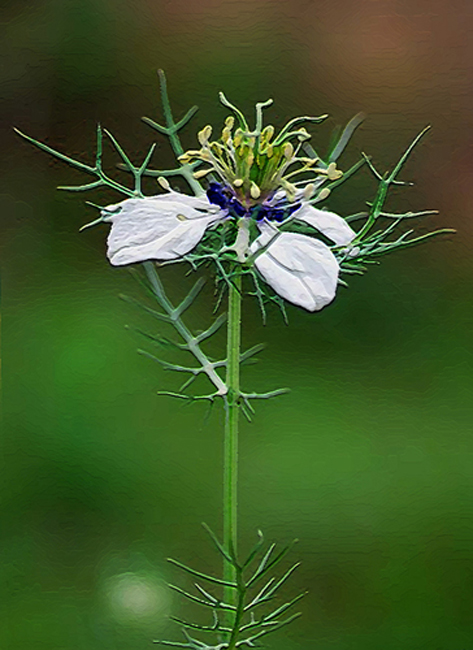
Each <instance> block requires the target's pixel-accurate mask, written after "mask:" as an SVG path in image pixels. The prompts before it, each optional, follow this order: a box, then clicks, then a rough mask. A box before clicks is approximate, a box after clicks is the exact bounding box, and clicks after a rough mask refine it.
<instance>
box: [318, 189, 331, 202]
mask: <svg viewBox="0 0 473 650" xmlns="http://www.w3.org/2000/svg"><path fill="white" fill-rule="evenodd" d="M329 194H330V189H329V188H328V187H324V188H323V189H322V190H320V192H319V195H318V197H317V199H318V200H319V201H323V200H324V199H326V198H327V196H329Z"/></svg>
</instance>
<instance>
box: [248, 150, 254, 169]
mask: <svg viewBox="0 0 473 650" xmlns="http://www.w3.org/2000/svg"><path fill="white" fill-rule="evenodd" d="M254 162H255V154H254V153H253V152H252V151H251V149H250V150H249V151H248V154H247V156H246V164H247V165H248V169H249V168H250V167H251V165H252V164H253V163H254Z"/></svg>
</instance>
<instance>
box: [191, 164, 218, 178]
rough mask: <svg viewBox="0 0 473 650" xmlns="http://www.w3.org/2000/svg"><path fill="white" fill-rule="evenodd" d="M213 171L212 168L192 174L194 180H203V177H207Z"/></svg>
mask: <svg viewBox="0 0 473 650" xmlns="http://www.w3.org/2000/svg"><path fill="white" fill-rule="evenodd" d="M213 171H214V170H213V168H212V167H210V168H209V169H199V171H197V172H194V173H193V176H194V178H195V179H196V180H199V178H204V176H207V174H210V172H213Z"/></svg>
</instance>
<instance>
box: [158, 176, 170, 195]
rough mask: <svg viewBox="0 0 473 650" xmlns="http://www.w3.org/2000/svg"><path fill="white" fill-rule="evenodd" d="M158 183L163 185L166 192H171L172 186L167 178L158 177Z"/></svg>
mask: <svg viewBox="0 0 473 650" xmlns="http://www.w3.org/2000/svg"><path fill="white" fill-rule="evenodd" d="M157 180H158V183H159V184H160V185H161V187H162V188H163V190H166V191H167V192H170V191H171V186H170V185H169V181H168V180H167V178H164V176H158V179H157Z"/></svg>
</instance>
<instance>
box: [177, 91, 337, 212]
mask: <svg viewBox="0 0 473 650" xmlns="http://www.w3.org/2000/svg"><path fill="white" fill-rule="evenodd" d="M224 103H225V102H224ZM227 105H229V104H227ZM235 110H236V113H237V116H238V119H239V121H240V126H238V127H237V128H236V129H234V127H235V118H234V117H233V116H229V117H227V119H226V120H225V126H224V128H223V130H222V134H221V136H220V139H219V140H215V141H211V139H210V138H211V136H212V127H211V126H210V125H207V126H205V127H204V128H203V129H202V130H201V131H200V132H199V133H198V135H197V138H198V141H199V144H200V146H201V148H200V149H193V150H189V151H186V153H184V154H182V156H180V157H179V160H180V162H181V163H183V164H187V163H190V162H192V161H195V160H199V161H201V162H203V163H207V164H208V165H209V166H208V167H207V168H206V169H201V170H198V171H196V172H194V177H195V178H196V179H200V178H203V177H204V176H206V175H207V174H209V173H211V172H213V173H215V174H216V175H217V176H218V177H219V180H221V181H223V183H224V184H225V185H230V186H231V187H233V189H234V192H235V195H236V196H237V198H238V200H239V201H240V202H241V203H242V204H243V205H244V206H245V207H250V206H252V205H255V204H256V203H260V202H262V201H264V200H265V199H267V198H268V197H270V196H272V195H273V194H274V193H275V192H276V191H277V190H278V189H282V190H284V191H285V193H286V197H287V199H288V200H289V201H291V202H292V201H294V200H295V196H296V191H297V188H296V185H295V184H294V181H293V179H294V177H295V176H297V175H298V174H302V173H304V172H308V171H311V172H312V173H315V174H316V175H323V176H326V177H327V179H328V180H331V181H333V180H336V179H338V178H340V177H341V176H342V172H341V171H340V170H338V169H337V168H336V164H335V163H330V164H329V165H328V167H326V168H321V167H316V165H317V163H318V162H319V161H318V160H317V158H309V157H301V156H299V155H298V154H299V151H300V148H301V146H302V143H303V142H304V141H305V140H308V139H309V138H310V134H309V133H308V132H307V130H306V129H305V128H304V127H298V128H297V129H295V130H292V131H291V127H292V126H295V125H296V124H297V123H300V122H301V121H309V120H320V119H323V117H325V116H323V117H322V118H296V119H295V120H291V122H289V124H287V125H286V126H285V127H284V128H283V129H282V131H280V133H279V134H278V135H277V136H276V137H275V129H274V127H273V126H272V125H268V126H266V127H265V128H261V126H262V125H261V119H259V122H260V124H259V125H258V119H257V128H256V130H255V131H250V130H249V129H248V128H247V124H246V121H244V118H242V115H241V113H239V111H238V110H237V109H235ZM257 111H258V106H257ZM257 115H258V112H257ZM260 115H261V112H260ZM243 127H244V128H243ZM290 139H296V140H297V145H296V147H294V145H293V143H292V142H290ZM294 166H296V167H294ZM290 167H291V168H292V170H291V171H288V170H289V168H290ZM314 193H315V189H314V186H313V185H312V184H311V183H310V184H309V185H307V186H306V188H305V190H304V198H306V199H307V200H308V199H309V198H311V197H312V196H313V194H314ZM319 196H320V195H319Z"/></svg>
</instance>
